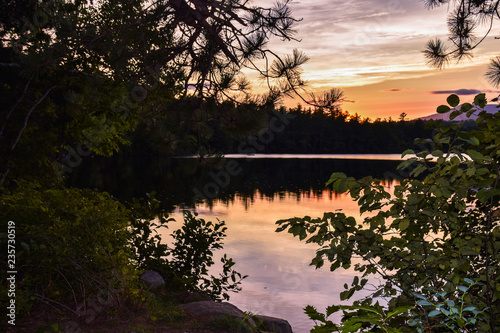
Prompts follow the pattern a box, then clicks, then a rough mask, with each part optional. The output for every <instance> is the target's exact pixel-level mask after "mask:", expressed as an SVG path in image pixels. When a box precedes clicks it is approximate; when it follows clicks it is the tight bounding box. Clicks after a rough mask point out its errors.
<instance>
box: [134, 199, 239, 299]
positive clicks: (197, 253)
mask: <svg viewBox="0 0 500 333" xmlns="http://www.w3.org/2000/svg"><path fill="white" fill-rule="evenodd" d="M148 205H149V208H147V209H152V211H153V212H154V211H157V209H158V202H157V201H156V200H155V199H154V197H153V196H152V197H150V200H149V201H148ZM134 206H135V208H133V210H132V211H133V212H134V214H137V213H140V214H139V215H135V216H134V218H133V220H132V225H131V227H132V229H131V231H132V244H133V248H134V249H135V251H136V260H137V263H138V265H139V268H141V269H151V270H155V271H157V272H159V273H160V274H162V276H164V277H165V278H166V279H167V280H168V281H169V285H170V288H171V289H172V290H173V291H193V292H194V291H196V292H201V293H203V294H206V295H208V296H210V297H212V298H213V299H217V300H220V299H229V295H228V293H227V292H228V291H235V292H237V291H239V290H241V288H240V284H241V280H242V279H244V278H245V277H246V276H242V275H241V274H240V273H238V272H237V271H235V270H234V269H233V266H234V265H235V263H234V261H233V260H232V259H231V258H228V257H227V256H226V255H225V254H224V255H223V256H222V257H221V258H220V262H221V264H222V266H221V270H222V271H221V272H220V273H219V275H218V276H214V275H211V274H210V272H209V269H210V268H211V267H212V266H213V265H214V264H215V262H214V260H213V256H214V251H215V250H221V249H222V240H223V238H224V237H225V235H226V234H225V231H226V227H225V223H224V221H222V222H221V221H219V222H218V223H212V222H210V221H205V220H204V219H201V218H197V216H198V214H197V213H191V212H190V211H187V210H186V211H184V223H183V224H182V226H181V227H180V228H179V229H177V230H174V231H173V232H172V233H171V234H170V236H171V237H172V239H173V240H172V244H168V243H164V242H162V237H161V235H160V234H159V232H158V230H160V229H161V228H168V223H169V222H171V221H173V219H172V218H165V217H163V216H161V215H160V216H159V217H158V222H154V220H153V218H155V216H154V215H149V216H148V214H144V209H137V207H141V206H142V207H144V205H143V204H141V203H139V202H138V201H137V200H136V201H135V205H134Z"/></svg>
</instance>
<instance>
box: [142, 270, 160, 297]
mask: <svg viewBox="0 0 500 333" xmlns="http://www.w3.org/2000/svg"><path fill="white" fill-rule="evenodd" d="M139 281H140V282H141V283H142V284H143V285H144V286H145V287H146V288H148V289H149V290H151V291H153V292H159V291H161V290H163V289H164V288H165V280H164V279H163V278H162V277H161V275H160V274H159V273H157V272H155V271H145V272H144V273H142V274H141V276H140V277H139Z"/></svg>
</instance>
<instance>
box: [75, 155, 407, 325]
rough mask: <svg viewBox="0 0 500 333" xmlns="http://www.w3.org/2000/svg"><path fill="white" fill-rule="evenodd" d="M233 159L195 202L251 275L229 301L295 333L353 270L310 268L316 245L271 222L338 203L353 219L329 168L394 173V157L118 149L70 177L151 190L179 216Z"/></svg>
mask: <svg viewBox="0 0 500 333" xmlns="http://www.w3.org/2000/svg"><path fill="white" fill-rule="evenodd" d="M231 161H235V162H234V163H236V164H234V165H236V166H237V167H238V170H239V172H238V173H235V174H234V175H231V177H230V178H229V179H226V180H224V182H222V180H220V179H219V180H220V181H221V182H222V183H219V186H218V191H217V192H216V193H215V192H214V195H213V196H210V197H208V198H206V200H203V201H202V202H197V203H196V205H195V207H194V208H195V209H196V211H197V212H198V213H199V214H200V215H201V216H202V217H203V218H205V219H211V220H215V218H219V219H220V220H224V221H226V223H227V226H228V231H227V234H228V236H227V238H226V241H225V244H224V252H225V253H227V254H228V255H229V256H230V257H232V258H233V259H234V260H235V262H236V263H237V270H238V271H239V272H241V273H242V274H248V275H249V277H248V279H246V280H245V281H244V285H243V291H242V292H240V293H239V294H235V295H232V297H231V302H232V303H234V304H235V305H236V306H238V307H239V308H241V309H242V310H246V311H251V312H253V313H257V314H266V315H271V316H277V317H282V318H285V319H287V320H288V321H289V322H290V323H291V324H292V326H293V328H294V331H295V332H299V333H300V332H308V331H309V330H310V328H311V327H312V326H313V323H312V322H311V321H309V320H308V319H307V317H306V315H305V314H304V313H303V308H304V307H305V306H306V305H308V304H310V305H314V306H316V307H317V308H318V309H319V310H324V309H325V308H326V307H327V306H328V305H331V304H339V303H340V299H339V294H340V292H342V291H343V290H344V288H343V285H344V283H347V284H350V282H351V280H352V276H353V274H354V272H353V270H352V269H349V270H340V271H336V272H335V273H331V272H329V270H328V268H327V267H325V268H323V269H321V270H315V269H314V268H313V267H310V266H309V263H310V261H311V259H312V258H313V257H314V253H315V250H316V248H317V246H316V245H314V244H309V245H308V244H305V243H304V242H300V241H299V240H298V239H297V238H294V237H293V236H292V235H290V234H287V233H276V232H275V229H276V225H275V222H276V221H277V220H280V219H286V218H291V217H295V216H298V217H303V216H306V215H309V216H311V217H320V216H322V215H323V213H324V212H331V211H335V210H337V209H342V210H343V211H344V212H345V213H346V214H347V215H352V216H355V217H359V214H358V211H359V210H358V207H357V204H356V203H355V202H353V201H352V200H351V199H350V197H348V196H346V195H339V194H336V193H334V192H333V191H331V190H328V189H325V182H326V181H327V180H328V179H329V177H330V175H331V173H332V172H334V171H335V172H344V173H346V174H347V175H349V176H354V177H356V178H360V177H363V176H367V175H372V176H374V177H376V178H383V177H384V174H386V173H387V172H388V171H389V172H393V173H396V171H395V170H396V166H397V165H398V164H399V161H387V160H369V161H368V160H361V159H357V160H352V159H304V158H301V159H295V158H291V159H229V160H213V161H209V162H208V163H205V164H204V163H200V161H198V160H196V159H170V158H165V159H160V158H152V157H145V158H141V159H138V158H131V157H126V156H123V155H122V156H118V157H117V158H115V159H112V160H104V161H103V160H99V159H97V158H95V159H87V160H85V161H84V163H83V164H82V166H81V167H80V168H79V169H77V170H75V172H74V173H72V178H71V179H70V181H71V182H72V184H73V185H76V186H79V187H94V188H98V189H101V190H105V191H108V192H110V193H112V194H113V195H115V196H116V197H118V198H120V199H122V200H129V199H131V198H133V197H144V196H145V195H146V193H149V192H151V191H156V192H157V198H158V199H159V200H160V201H161V203H162V208H163V209H164V210H166V211H169V212H171V211H173V212H174V213H173V217H175V218H176V219H177V221H181V220H182V218H181V212H180V208H179V207H188V208H193V203H194V202H195V201H196V200H195V196H196V194H195V193H196V192H195V190H196V189H198V190H199V191H204V189H205V187H206V186H208V185H207V184H210V183H215V182H216V181H215V179H214V175H217V173H218V172H220V170H225V168H226V169H227V165H228V164H227V163H230V162H231ZM234 165H233V166H234ZM220 184H225V185H224V186H222V185H220ZM394 185H395V184H394V183H387V186H394ZM172 227H173V226H172ZM172 227H171V228H170V230H172Z"/></svg>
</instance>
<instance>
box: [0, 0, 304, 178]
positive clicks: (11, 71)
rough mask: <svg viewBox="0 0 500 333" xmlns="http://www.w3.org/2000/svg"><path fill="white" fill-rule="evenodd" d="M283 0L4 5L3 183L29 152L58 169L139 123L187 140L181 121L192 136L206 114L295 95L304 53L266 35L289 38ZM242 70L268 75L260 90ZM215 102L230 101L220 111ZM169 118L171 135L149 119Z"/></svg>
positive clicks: (105, 147) (8, 1)
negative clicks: (272, 0)
mask: <svg viewBox="0 0 500 333" xmlns="http://www.w3.org/2000/svg"><path fill="white" fill-rule="evenodd" d="M288 3H289V1H288V0H286V1H278V2H277V3H276V4H275V5H274V6H272V7H261V6H253V5H252V4H251V3H250V1H248V0H223V1H199V0H171V1H152V2H151V1H144V0H134V1H127V2H123V1H115V0H104V1H75V2H71V1H63V0H51V1H33V0H4V1H2V8H3V9H4V10H2V13H1V14H0V41H1V43H0V72H1V73H2V75H1V78H2V79H1V83H2V85H1V87H0V99H1V101H2V110H1V114H0V117H1V118H2V127H1V130H0V136H1V147H0V153H1V156H2V165H1V170H0V174H1V178H0V183H4V181H5V179H6V177H7V176H8V174H9V172H11V171H12V172H14V173H17V174H21V173H23V172H24V173H26V172H27V170H26V167H24V169H23V162H22V159H23V158H24V157H25V156H26V155H30V157H31V159H32V161H34V163H38V164H44V165H46V164H47V161H53V160H57V159H58V160H59V162H62V163H63V164H64V161H65V159H68V158H70V156H69V155H71V154H70V153H69V151H70V150H77V148H75V147H76V146H77V145H80V146H79V147H78V149H80V150H82V151H83V150H85V151H89V150H90V151H92V152H95V153H98V154H102V155H110V154H112V153H113V152H115V151H117V150H118V149H119V146H120V145H123V144H126V143H128V142H129V141H130V140H129V136H128V134H129V133H130V132H131V131H132V130H133V129H135V128H137V126H138V125H141V124H142V126H144V127H145V128H146V129H149V130H151V128H154V129H155V130H157V131H158V132H159V133H160V135H161V137H160V138H159V140H165V141H167V142H168V141H169V140H177V141H178V140H182V138H179V137H178V136H179V135H184V136H186V135H188V134H190V135H191V134H192V133H181V134H179V133H176V131H175V130H174V129H176V128H183V127H186V126H183V125H182V124H185V123H188V124H190V125H189V128H190V130H193V129H195V132H196V133H195V134H196V135H195V137H194V138H195V139H196V140H198V141H200V140H201V139H203V138H205V137H206V136H207V135H209V134H207V133H206V130H207V129H206V128H205V127H204V126H203V124H204V123H206V122H207V120H209V119H212V118H217V117H218V118H227V119H232V118H237V117H236V115H238V116H239V115H241V114H244V113H245V112H244V111H245V110H246V111H247V112H250V111H252V112H253V111H258V110H259V108H262V107H265V106H266V105H267V106H273V107H274V103H275V102H276V101H278V100H279V99H280V98H281V97H282V96H284V95H289V94H294V93H297V92H299V90H300V88H301V87H303V86H304V84H305V83H304V81H303V80H302V79H301V78H300V73H301V71H300V65H302V64H303V63H304V62H306V61H307V60H308V58H307V56H305V55H304V54H303V53H302V52H300V51H298V50H294V51H293V52H292V54H290V55H278V54H276V53H275V52H273V51H272V50H270V49H269V48H268V47H267V43H268V41H269V40H270V39H271V38H281V39H283V40H291V39H294V30H293V27H294V23H296V22H297V19H295V18H293V17H292V15H291V11H290V8H289V6H288ZM244 70H254V71H257V72H258V74H259V76H260V77H261V78H262V79H263V80H265V82H266V83H267V85H268V88H269V90H268V93H267V94H266V95H265V96H255V95H253V94H252V93H251V91H250V90H249V81H248V80H247V79H246V77H245V75H244V74H243V72H244ZM221 103H229V104H230V103H233V104H234V106H230V105H229V104H227V107H226V108H223V110H225V111H226V112H225V113H223V112H220V110H218V108H217V107H216V106H217V105H220V104H221ZM245 104H246V105H250V106H251V107H249V108H248V107H247V108H246V109H245V108H244V110H242V111H239V112H235V110H236V109H237V108H238V107H239V106H241V105H245ZM257 113H258V112H257ZM179 115H182V116H179ZM168 117H170V119H173V120H174V121H173V122H174V124H175V125H173V126H169V127H170V128H171V129H172V130H171V131H169V130H162V129H161V126H159V125H158V123H159V122H163V121H164V120H165V118H168ZM254 119H257V120H258V119H259V117H255V118H254ZM171 124H172V121H171V122H170V125H171ZM41 137H43V138H44V140H43V142H42V141H41V140H39V139H40V138H41ZM172 137H173V138H172ZM198 144H199V142H198ZM82 145H84V146H85V149H84V148H82V147H81V146H82ZM13 176H14V177H15V175H13Z"/></svg>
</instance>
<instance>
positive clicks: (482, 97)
mask: <svg viewBox="0 0 500 333" xmlns="http://www.w3.org/2000/svg"><path fill="white" fill-rule="evenodd" d="M487 103H488V100H487V99H486V94H485V93H481V94H477V95H476V97H474V104H476V105H477V106H479V107H481V108H484V107H485V106H486V104H487Z"/></svg>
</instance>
